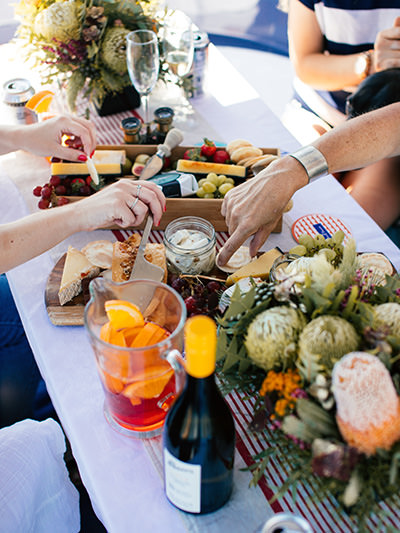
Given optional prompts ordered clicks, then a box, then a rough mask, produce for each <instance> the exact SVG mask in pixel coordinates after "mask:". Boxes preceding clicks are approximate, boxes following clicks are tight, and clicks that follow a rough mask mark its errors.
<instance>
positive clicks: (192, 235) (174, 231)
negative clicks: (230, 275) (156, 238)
mask: <svg viewBox="0 0 400 533" xmlns="http://www.w3.org/2000/svg"><path fill="white" fill-rule="evenodd" d="M215 242H216V237H215V230H214V227H213V225H212V224H211V223H210V222H208V220H205V219H203V218H200V217H191V216H188V217H181V218H177V219H175V220H173V221H172V222H170V223H169V224H168V226H167V227H166V229H165V232H164V246H165V252H166V256H167V267H168V270H169V271H170V272H173V273H175V274H191V275H199V274H207V273H208V272H210V270H212V268H213V267H214V265H215Z"/></svg>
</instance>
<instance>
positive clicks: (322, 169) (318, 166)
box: [289, 145, 328, 183]
mask: <svg viewBox="0 0 400 533" xmlns="http://www.w3.org/2000/svg"><path fill="white" fill-rule="evenodd" d="M289 156H290V157H293V158H294V159H297V161H298V162H299V163H300V164H301V165H303V167H304V170H305V171H306V172H307V176H308V183H310V180H311V179H312V178H322V176H326V175H327V174H328V163H327V161H326V159H325V157H324V156H323V155H322V154H321V152H320V151H319V150H318V149H317V148H315V146H311V145H310V146H303V148H300V149H299V150H297V151H296V152H293V153H292V154H289Z"/></svg>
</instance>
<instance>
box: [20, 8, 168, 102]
mask: <svg viewBox="0 0 400 533" xmlns="http://www.w3.org/2000/svg"><path fill="white" fill-rule="evenodd" d="M158 4H159V0H133V1H129V0H61V1H60V0H59V1H57V0H21V1H20V3H19V4H18V5H17V6H16V14H17V16H18V17H19V19H20V21H21V24H20V27H19V28H18V36H19V38H20V39H22V40H23V42H25V43H27V46H25V47H24V51H25V53H26V56H27V57H32V56H33V57H35V59H36V66H37V67H39V68H41V71H42V79H43V83H44V84H52V83H54V82H57V83H63V84H65V86H66V91H67V100H68V104H69V107H70V109H71V110H74V109H75V106H76V101H77V97H78V95H79V93H81V92H83V95H84V97H85V98H87V99H89V100H91V101H93V102H94V103H95V105H96V106H98V107H100V106H101V104H102V102H103V101H104V99H105V98H106V96H108V95H110V94H116V93H120V92H121V91H123V90H124V89H126V88H127V87H130V86H131V82H130V79H129V76H128V72H127V66H126V52H125V50H126V45H125V38H126V35H127V34H128V33H129V32H130V31H132V30H136V29H153V30H155V31H157V23H156V20H155V18H154V13H155V11H156V9H157V7H158Z"/></svg>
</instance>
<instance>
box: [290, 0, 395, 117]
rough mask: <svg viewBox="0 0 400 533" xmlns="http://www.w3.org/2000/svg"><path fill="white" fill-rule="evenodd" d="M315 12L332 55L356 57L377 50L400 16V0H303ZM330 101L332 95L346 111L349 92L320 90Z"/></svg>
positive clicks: (326, 47)
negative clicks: (383, 34)
mask: <svg viewBox="0 0 400 533" xmlns="http://www.w3.org/2000/svg"><path fill="white" fill-rule="evenodd" d="M300 2H301V3H302V4H304V5H305V6H306V7H308V8H310V9H312V10H313V11H315V15H316V17H317V20H318V24H319V26H320V28H321V32H322V34H323V36H324V40H325V50H326V51H328V52H330V53H331V54H339V55H346V54H356V53H359V52H363V51H364V50H370V49H371V48H373V47H374V42H375V39H376V36H377V34H378V33H379V32H380V31H382V30H385V29H388V28H391V27H392V26H393V23H394V19H395V18H396V17H398V16H400V0H342V1H336V0H315V1H313V0H300ZM318 92H319V94H321V96H323V97H324V98H325V99H326V100H327V101H330V103H332V101H331V100H330V98H329V97H328V96H327V95H329V94H330V96H331V98H332V99H333V101H334V103H335V104H336V107H337V108H338V109H339V110H340V111H342V112H344V108H345V100H346V97H347V96H348V94H349V93H347V92H346V91H331V92H330V93H326V91H318Z"/></svg>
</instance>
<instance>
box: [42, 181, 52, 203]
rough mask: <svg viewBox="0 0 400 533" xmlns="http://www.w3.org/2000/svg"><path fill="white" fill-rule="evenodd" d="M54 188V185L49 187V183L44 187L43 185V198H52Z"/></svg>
mask: <svg viewBox="0 0 400 533" xmlns="http://www.w3.org/2000/svg"><path fill="white" fill-rule="evenodd" d="M52 190H53V188H52V187H49V185H47V184H46V185H44V187H42V191H41V194H42V198H43V199H48V198H50V196H51V193H52Z"/></svg>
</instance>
